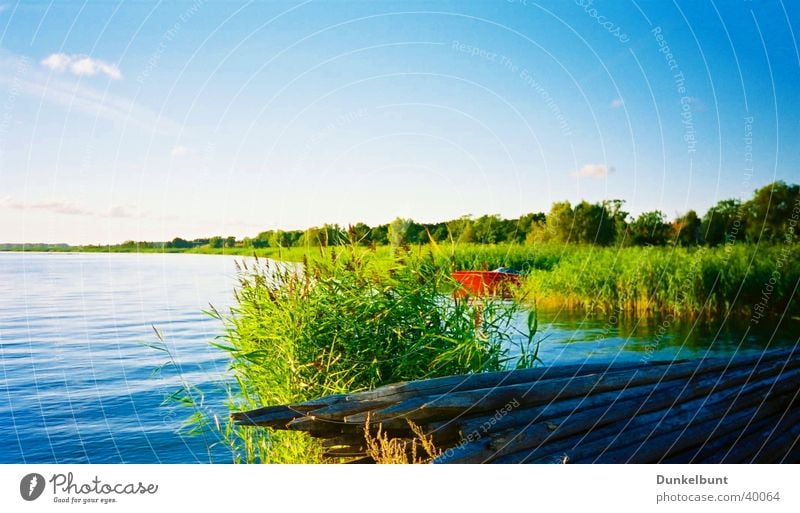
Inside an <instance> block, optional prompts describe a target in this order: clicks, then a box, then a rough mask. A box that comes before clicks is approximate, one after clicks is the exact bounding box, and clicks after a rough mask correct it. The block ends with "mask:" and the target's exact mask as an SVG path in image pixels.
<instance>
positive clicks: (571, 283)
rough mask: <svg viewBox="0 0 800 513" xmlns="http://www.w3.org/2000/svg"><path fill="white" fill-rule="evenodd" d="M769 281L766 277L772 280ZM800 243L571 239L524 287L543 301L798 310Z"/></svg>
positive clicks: (692, 310) (715, 311) (709, 312)
mask: <svg viewBox="0 0 800 513" xmlns="http://www.w3.org/2000/svg"><path fill="white" fill-rule="evenodd" d="M771 280H772V281H773V282H774V283H770V281H771ZM798 281H800V246H798V245H796V244H795V245H786V246H777V245H775V246H760V247H759V246H756V245H752V244H737V245H730V246H723V247H718V248H692V249H687V248H681V247H676V248H671V247H650V248H631V247H627V248H623V249H618V248H597V247H588V246H585V247H574V248H573V249H571V250H570V251H568V252H565V254H564V255H563V257H562V258H561V260H560V261H559V262H558V264H557V265H555V266H554V267H553V268H552V269H550V270H534V271H532V272H531V273H530V274H529V276H528V278H527V280H526V284H525V290H526V292H527V293H528V294H530V295H531V296H532V297H535V298H536V299H537V301H539V304H541V305H543V306H557V307H579V308H584V309H587V310H599V311H604V312H609V311H613V310H619V311H622V312H628V313H633V314H639V315H648V314H654V313H659V314H672V315H679V316H689V317H695V316H705V317H719V316H723V315H726V314H728V313H733V314H734V315H738V316H750V315H752V313H753V312H754V308H757V307H756V305H758V304H759V303H762V304H765V305H766V307H767V309H768V310H769V311H770V312H772V313H773V314H774V315H783V313H784V311H786V312H788V313H789V314H790V315H797V312H798V311H799V310H800V300H799V298H798V295H797V293H796V291H795V286H796V285H797V283H798Z"/></svg>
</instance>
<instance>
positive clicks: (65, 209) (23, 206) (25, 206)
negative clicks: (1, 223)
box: [0, 196, 95, 216]
mask: <svg viewBox="0 0 800 513" xmlns="http://www.w3.org/2000/svg"><path fill="white" fill-rule="evenodd" d="M0 207H2V208H7V209H11V210H43V211H45V212H50V213H51V214H63V215H68V216H92V215H95V213H94V212H92V211H90V210H86V209H84V208H81V207H78V206H76V205H74V204H72V203H69V202H66V201H43V202H36V203H22V202H19V201H16V200H14V199H13V198H11V197H9V196H6V197H4V198H0Z"/></svg>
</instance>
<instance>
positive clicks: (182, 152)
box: [170, 145, 192, 157]
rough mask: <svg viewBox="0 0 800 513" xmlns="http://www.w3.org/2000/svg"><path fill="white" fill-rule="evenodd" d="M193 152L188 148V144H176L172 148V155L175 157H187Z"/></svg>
mask: <svg viewBox="0 0 800 513" xmlns="http://www.w3.org/2000/svg"><path fill="white" fill-rule="evenodd" d="M191 153H192V150H191V149H189V148H187V147H186V146H180V145H178V146H175V147H174V148H172V151H171V152H170V155H172V156H173V157H187V156H189V155H190V154H191Z"/></svg>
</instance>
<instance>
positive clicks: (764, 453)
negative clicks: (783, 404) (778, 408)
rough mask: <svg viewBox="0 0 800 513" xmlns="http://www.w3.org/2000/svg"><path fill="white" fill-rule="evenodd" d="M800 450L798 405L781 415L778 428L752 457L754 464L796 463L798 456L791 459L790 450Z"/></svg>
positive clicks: (799, 414)
mask: <svg viewBox="0 0 800 513" xmlns="http://www.w3.org/2000/svg"><path fill="white" fill-rule="evenodd" d="M793 448H795V449H800V404H798V399H797V398H795V402H794V404H793V405H792V406H791V407H790V408H789V409H788V410H787V411H786V412H784V413H783V415H782V418H781V421H780V424H779V426H778V427H777V429H776V430H775V431H773V433H772V434H771V435H770V436H769V438H767V439H766V440H765V441H764V443H763V444H762V445H761V446H760V447H759V448H758V451H756V453H755V454H754V455H753V460H752V461H753V462H755V463H783V462H784V461H786V462H788V463H798V462H800V457H797V456H800V454H798V455H796V456H794V457H792V449H793Z"/></svg>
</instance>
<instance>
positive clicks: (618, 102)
mask: <svg viewBox="0 0 800 513" xmlns="http://www.w3.org/2000/svg"><path fill="white" fill-rule="evenodd" d="M623 105H625V100H623V99H622V98H614V99H613V100H611V103H610V104H609V107H611V108H612V109H618V108H620V107H622V106H623Z"/></svg>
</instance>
